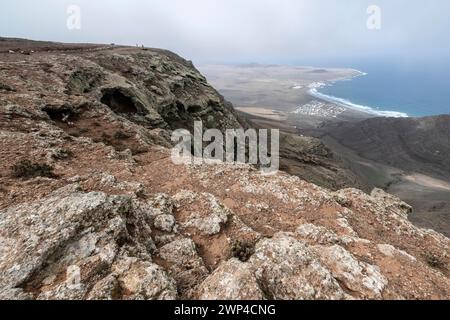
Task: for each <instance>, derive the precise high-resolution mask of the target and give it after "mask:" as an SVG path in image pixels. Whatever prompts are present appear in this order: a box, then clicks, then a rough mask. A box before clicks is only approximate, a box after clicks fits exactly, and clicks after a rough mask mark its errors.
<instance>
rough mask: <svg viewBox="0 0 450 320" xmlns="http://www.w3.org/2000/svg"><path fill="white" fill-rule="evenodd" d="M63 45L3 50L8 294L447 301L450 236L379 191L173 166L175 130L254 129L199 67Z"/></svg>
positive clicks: (218, 167) (2, 255) (221, 168)
mask: <svg viewBox="0 0 450 320" xmlns="http://www.w3.org/2000/svg"><path fill="white" fill-rule="evenodd" d="M0 43H1V42H0ZM9 45H10V44H9ZM19 45H20V44H19V43H15V46H16V47H17V46H19ZM52 46H53V47H52ZM65 48H66V47H65V46H64V45H62V44H54V45H48V46H47V47H46V49H45V50H43V51H39V50H32V51H35V52H23V53H20V48H16V49H14V50H13V51H14V53H0V61H1V64H0V68H1V73H0V88H1V89H0V147H1V150H2V152H1V154H0V160H1V164H2V165H1V168H0V192H1V194H2V196H1V197H0V226H1V227H0V243H1V245H0V297H1V298H4V299H177V298H187V299H355V298H356V299H391V298H393V299H439V298H441V299H448V298H449V296H450V281H449V262H450V255H449V254H450V252H449V245H450V240H449V239H448V238H446V237H444V236H443V235H441V234H438V233H436V232H434V231H431V230H425V229H420V228H417V227H416V226H414V225H412V224H411V223H410V222H409V221H408V213H409V212H410V211H411V208H410V207H409V206H408V205H407V204H406V203H404V202H401V201H400V200H399V199H397V198H395V197H393V196H390V195H388V194H386V193H384V192H383V191H381V190H374V191H373V192H372V194H371V195H368V194H365V193H363V192H362V191H359V190H357V189H344V190H340V191H337V192H332V191H329V190H327V189H322V188H320V187H317V186H316V185H314V184H311V183H308V182H306V181H304V180H301V179H300V178H298V177H294V176H291V175H288V174H285V173H282V172H280V173H279V174H277V175H275V176H263V175H261V173H260V172H259V171H258V170H256V169H255V168H253V167H250V166H247V165H239V166H235V165H227V164H215V165H191V164H184V165H178V166H177V165H175V164H173V163H172V161H171V159H170V149H169V148H170V143H169V137H170V130H171V129H173V128H178V127H180V126H181V127H186V128H190V126H191V125H192V120H194V119H203V120H204V122H206V123H208V124H207V126H208V127H218V128H220V129H222V130H223V129H225V128H233V127H238V126H240V125H241V123H240V120H239V119H238V118H237V117H236V116H235V113H234V110H233V109H232V106H231V105H230V104H228V103H227V102H226V101H224V100H223V98H222V97H221V96H220V95H219V94H218V93H217V92H216V91H215V90H214V89H213V88H212V87H210V86H209V85H208V84H207V83H206V81H205V79H204V78H203V77H202V76H201V75H200V74H199V73H198V71H197V70H196V69H195V68H194V67H193V66H192V64H191V63H189V62H187V61H185V60H184V59H182V58H180V57H178V56H176V55H174V54H172V53H170V52H167V51H163V50H156V49H146V50H141V49H135V48H123V47H105V46H101V47H97V48H96V49H92V47H91V46H89V48H87V47H86V48H83V47H81V48H77V49H76V50H70V49H68V50H65ZM67 48H69V47H67ZM8 50H10V49H8ZM27 50H28V49H27ZM0 51H1V50H0Z"/></svg>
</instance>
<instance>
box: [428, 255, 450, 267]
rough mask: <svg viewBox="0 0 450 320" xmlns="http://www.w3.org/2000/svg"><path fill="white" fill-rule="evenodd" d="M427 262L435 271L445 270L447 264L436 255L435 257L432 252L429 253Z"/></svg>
mask: <svg viewBox="0 0 450 320" xmlns="http://www.w3.org/2000/svg"><path fill="white" fill-rule="evenodd" d="M425 260H426V262H427V264H428V265H429V266H430V267H432V268H435V269H445V263H444V262H443V261H442V260H441V259H440V258H439V257H437V256H436V255H434V254H433V253H431V252H428V253H427V254H426V255H425Z"/></svg>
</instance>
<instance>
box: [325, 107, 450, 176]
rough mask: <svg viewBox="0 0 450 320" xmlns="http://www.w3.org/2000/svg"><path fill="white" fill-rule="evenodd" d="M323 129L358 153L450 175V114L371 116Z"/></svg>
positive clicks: (379, 159) (401, 166)
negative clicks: (396, 116) (420, 116)
mask: <svg viewBox="0 0 450 320" xmlns="http://www.w3.org/2000/svg"><path fill="white" fill-rule="evenodd" d="M324 131H326V132H327V134H328V135H330V136H332V137H333V138H335V139H336V140H337V141H338V142H339V143H341V144H342V145H344V146H346V147H348V148H350V149H352V150H355V151H357V153H358V155H360V156H361V157H364V158H367V159H370V160H375V161H377V162H380V163H383V164H386V165H389V166H393V167H399V168H402V169H403V170H405V171H411V172H418V173H423V174H427V175H433V176H436V177H440V178H442V177H444V178H448V179H450V116H448V115H442V116H434V117H425V118H371V119H367V120H364V121H361V122H340V123H333V124H330V125H329V126H327V127H326V128H325V129H324Z"/></svg>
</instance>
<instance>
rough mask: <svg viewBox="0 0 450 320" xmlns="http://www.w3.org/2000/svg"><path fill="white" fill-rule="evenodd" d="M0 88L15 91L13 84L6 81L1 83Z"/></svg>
mask: <svg viewBox="0 0 450 320" xmlns="http://www.w3.org/2000/svg"><path fill="white" fill-rule="evenodd" d="M0 90H4V91H15V90H14V89H13V88H12V87H11V86H9V85H7V84H5V83H0Z"/></svg>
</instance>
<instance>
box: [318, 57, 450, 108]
mask: <svg viewBox="0 0 450 320" xmlns="http://www.w3.org/2000/svg"><path fill="white" fill-rule="evenodd" d="M347 66H349V67H352V68H354V69H357V70H359V71H361V76H358V77H355V78H353V79H350V80H344V81H336V82H333V83H326V84H323V85H319V86H318V87H316V88H312V89H311V93H312V94H313V95H315V96H317V97H320V98H322V99H325V100H328V101H332V102H335V103H338V104H341V105H346V106H349V107H352V108H356V109H363V110H366V111H369V112H372V113H376V114H377V115H380V116H394V117H402V116H412V117H415V116H428V115H439V114H450V61H440V62H434V61H431V62H414V63H412V62H409V63H408V62H402V61H395V62H385V61H384V62H379V61H378V62H377V61H375V62H371V63H360V64H349V65H347Z"/></svg>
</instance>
